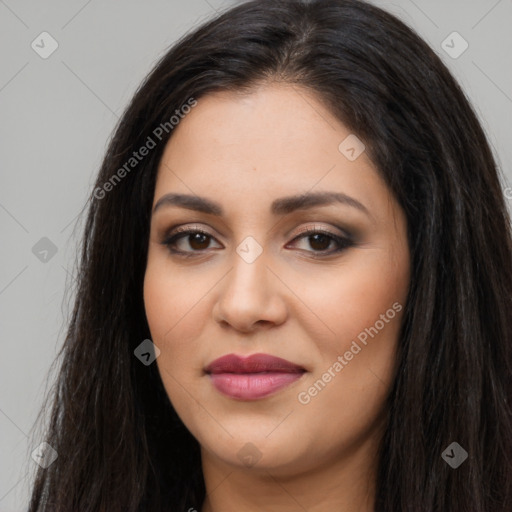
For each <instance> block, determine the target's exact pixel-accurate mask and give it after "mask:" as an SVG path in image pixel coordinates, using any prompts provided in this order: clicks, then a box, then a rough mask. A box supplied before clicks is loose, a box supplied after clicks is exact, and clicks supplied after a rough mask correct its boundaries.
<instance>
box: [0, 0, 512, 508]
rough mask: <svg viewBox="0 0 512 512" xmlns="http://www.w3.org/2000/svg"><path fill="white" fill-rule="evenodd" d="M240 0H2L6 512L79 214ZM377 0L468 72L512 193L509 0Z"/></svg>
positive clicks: (65, 309)
mask: <svg viewBox="0 0 512 512" xmlns="http://www.w3.org/2000/svg"><path fill="white" fill-rule="evenodd" d="M234 3H236V2H234V1H222V0H186V1H178V0H168V1H163V0H150V1H144V2H143V1H135V0H130V1H124V2H114V1H113V0H101V1H100V0H89V1H87V0H72V1H70V0H67V1H64V0H60V1H58V0H52V1H44V2H41V1H35V0H33V1H29V0H0V54H1V59H2V60H1V62H2V65H1V66H0V119H1V123H0V152H1V170H0V172H1V187H0V226H1V233H2V243H1V245H0V254H1V265H0V314H1V324H0V329H1V331H0V339H1V357H0V434H1V435H0V511H2V512H14V511H20V510H24V509H26V507H27V504H28V492H29V491H28V489H29V486H28V484H29V477H30V473H27V472H28V471H33V469H34V467H35V462H34V461H33V460H32V459H31V457H30V454H31V452H32V451H33V450H34V449H35V448H36V447H37V445H39V443H41V442H42V441H43V440H44V439H43V438H42V437H41V434H40V433H38V432H37V431H35V430H33V426H34V422H35V419H36V414H37V413H38V411H39V408H40V406H41V403H42V398H43V396H44V393H45V390H46V389H47V387H48V386H49V384H48V383H50V384H51V382H52V380H51V379H50V380H49V379H48V375H49V371H50V366H51V363H52V361H53V359H54V357H55V355H56V352H57V350H58V349H59V348H60V345H61V343H62V341H63V338H64V334H65V320H66V316H67V315H68V313H69V312H70V309H71V302H70V301H71V299H72V288H71V285H72V284H73V276H72V272H73V264H74V257H75V247H76V243H77V240H78V237H79V235H80V229H81V224H80V225H78V226H77V227H76V229H75V233H73V229H74V226H75V223H76V221H77V215H78V214H79V212H80V211H81V209H82V207H83V205H84V203H85V201H86V197H87V195H88V194H89V192H90V190H91V188H92V185H93V179H94V176H95V174H96V172H97V170H98V167H99V164H100V162H101V159H102V156H103V153H104V150H105V148H106V143H107V140H108V138H109V135H110V133H111V131H112V129H113V127H114V124H115V123H116V121H117V119H118V116H119V115H120V113H121V112H122V110H123V108H124V106H125V105H126V103H127V102H128V101H129V99H130V97H131V96H132V94H133V93H134V91H135V89H136V87H137V86H138V84H139V82H140V81H141V80H142V79H143V77H144V76H145V75H146V73H147V72H148V71H149V70H150V69H151V67H152V65H153V64H154V62H155V61H156V60H157V59H158V58H159V57H160V56H161V55H162V54H163V53H164V52H165V50H166V48H167V47H168V46H169V45H170V44H172V43H173V42H174V41H175V40H176V39H177V38H178V37H179V36H181V35H182V34H183V33H185V32H187V31H188V30H190V29H191V28H193V27H195V26H197V25H198V24H200V23H201V22H202V21H203V20H205V19H206V18H209V17H210V16H211V15H212V14H214V13H215V11H216V10H221V9H223V8H225V7H229V6H230V5H233V4H234ZM374 3H376V4H377V5H380V6H382V7H384V8H386V9H387V10H389V11H391V12H392V13H394V14H396V15H398V16H399V17H400V18H402V19H403V20H404V21H405V22H407V23H408V24H409V25H411V26H413V27H414V28H415V29H416V30H417V31H418V32H419V33H420V35H422V36H423V37H424V38H425V39H426V40H427V41H428V42H429V43H430V44H431V46H432V47H433V48H434V49H435V50H436V51H437V53H438V54H439V55H440V56H441V58H442V59H443V60H444V61H445V62H446V63H447V64H448V66H449V67H450V69H451V70H452V71H453V73H454V74H455V76H456V77H457V78H458V79H459V81H460V82H461V84H462V86H463V88H464V89H465V91H466V92H467V94H468V96H469V98H470V99H471V101H472V102H473V104H474V106H475V108H476V110H477V112H478V114H479V116H480V118H481V121H482V123H483V125H484V128H485V130H486V132H487V134H488V137H489V139H490V142H491V144H492V146H493V148H494V151H495V154H496V157H497V158H498V162H499V163H500V166H501V167H502V169H503V171H504V173H505V176H506V178H505V180H504V182H503V189H504V191H506V195H507V197H509V198H510V200H509V205H510V203H512V189H507V187H509V186H510V184H512V165H511V164H512V148H511V144H510V140H511V138H510V133H509V126H510V123H509V120H510V118H511V116H512V65H511V51H512V31H511V30H510V24H511V22H512V0H499V1H498V0H474V1H471V0H456V1H453V0H450V1H449V2H448V1H446V0H435V1H426V0H415V1H412V0H395V1H382V0H380V1H375V2H374ZM43 31H46V32H48V33H50V34H51V36H52V37H53V38H54V39H55V40H56V41H57V42H58V48H57V50H56V51H55V52H54V53H53V54H52V55H50V56H49V57H48V58H46V59H43V58H41V57H40V56H39V54H38V53H36V51H34V50H33V49H32V47H31V44H32V42H33V41H34V40H35V42H36V43H39V45H40V46H42V45H43V43H41V42H40V37H39V35H40V34H41V33H42V32H43ZM454 31H457V32H458V33H459V34H460V35H461V36H462V37H463V38H464V39H465V40H466V41H467V42H468V43H469V47H468V49H467V50H466V51H465V52H464V53H463V54H462V55H461V56H460V57H458V58H456V59H454V58H452V57H450V56H449V55H448V54H447V53H446V52H445V51H444V49H443V47H442V42H443V41H444V40H446V38H447V36H449V35H450V34H451V33H452V32H454ZM45 41H46V42H45V43H44V46H45V49H46V50H47V49H48V48H49V40H48V39H46V40H45ZM448 41H449V44H450V45H451V46H454V49H455V50H458V49H460V41H458V40H454V42H453V43H451V42H450V41H451V40H450V39H448ZM41 51H42V49H41ZM452 51H453V50H452ZM43 237H46V238H48V239H49V240H51V242H52V243H53V244H54V245H55V248H56V249H57V252H56V253H55V254H54V255H52V252H51V251H50V252H49V253H48V254H47V255H44V254H43V253H41V252H39V253H38V251H37V250H33V247H34V246H36V249H37V248H38V247H39V246H40V244H42V245H43V246H44V245H45V244H48V242H47V241H44V242H39V241H40V240H41V238H43ZM38 242H39V245H36V244H37V243H38ZM43 248H44V247H43ZM45 258H46V260H47V261H44V260H45ZM50 376H51V374H50ZM27 474H28V475H29V477H27Z"/></svg>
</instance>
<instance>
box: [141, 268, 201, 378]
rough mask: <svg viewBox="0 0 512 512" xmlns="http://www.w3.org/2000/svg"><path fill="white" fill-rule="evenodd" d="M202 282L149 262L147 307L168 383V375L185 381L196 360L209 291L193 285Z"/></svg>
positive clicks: (145, 296) (149, 323)
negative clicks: (205, 297)
mask: <svg viewBox="0 0 512 512" xmlns="http://www.w3.org/2000/svg"><path fill="white" fill-rule="evenodd" d="M193 282H196V283H197V282H201V280H190V279H185V278H184V276H183V275H180V274H179V273H174V275H173V274H172V273H171V272H170V271H169V268H168V265H165V264H160V263H159V262H158V261H153V262H152V261H151V260H150V261H149V263H148V267H147V269H146V275H145V278H144V304H145V311H146V317H147V321H148V325H149V329H150V332H151V337H152V341H153V343H155V345H157V347H158V348H159V349H160V356H159V357H158V358H157V364H158V367H159V369H160V370H161V373H162V379H163V380H164V382H165V379H166V376H165V373H166V372H168V373H170V374H172V375H175V376H176V377H179V378H180V379H182V377H181V374H182V373H184V372H183V370H184V369H190V368H191V365H192V362H193V361H194V360H195V361H196V363H195V364H196V365H197V353H198V352H197V350H198V347H196V346H195V344H196V343H197V340H198V339H199V338H200V336H199V333H200V331H201V329H202V326H203V324H204V322H205V321H206V318H207V311H206V309H205V303H204V301H202V300H201V299H203V298H204V296H205V294H206V293H207V290H208V289H209V286H208V283H206V284H205V285H204V286H200V285H195V286H194V285H192V284H191V283H193Z"/></svg>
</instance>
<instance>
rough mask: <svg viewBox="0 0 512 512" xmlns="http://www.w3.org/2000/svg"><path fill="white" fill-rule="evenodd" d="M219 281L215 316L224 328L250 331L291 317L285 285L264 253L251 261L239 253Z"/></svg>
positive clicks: (267, 326)
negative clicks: (287, 305) (270, 265)
mask: <svg viewBox="0 0 512 512" xmlns="http://www.w3.org/2000/svg"><path fill="white" fill-rule="evenodd" d="M233 260H234V262H233V268H232V269H231V271H230V272H228V274H227V275H226V276H225V278H224V279H223V280H222V281H221V283H219V286H220V288H219V289H218V290H219V291H218V296H217V300H216V302H215V304H214V307H213V317H214V320H215V321H216V322H218V323H219V324H221V326H222V327H224V328H226V327H228V326H230V327H232V328H233V329H235V330H237V331H240V332H244V333H249V332H252V331H255V330H260V329H267V328H270V327H272V326H276V325H280V324H282V323H283V322H284V321H285V320H286V317H287V308H286V300H285V295H284V294H285V286H284V284H283V282H282V281H281V280H280V279H278V277H276V274H275V273H274V272H273V271H271V270H270V269H269V268H268V266H267V261H266V258H265V257H264V255H263V254H262V255H261V256H260V257H259V258H257V259H256V261H253V262H252V263H247V262H246V261H244V260H243V259H242V258H241V257H240V256H239V255H238V254H234V256H233Z"/></svg>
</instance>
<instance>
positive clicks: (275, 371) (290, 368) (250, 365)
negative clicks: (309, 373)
mask: <svg viewBox="0 0 512 512" xmlns="http://www.w3.org/2000/svg"><path fill="white" fill-rule="evenodd" d="M305 371H306V370H305V369H304V368H302V367H301V366H299V365H296V364H294V363H291V362H290V361H286V360H285V359H281V358H280V357H274V356H271V355H268V354H253V355H251V356H248V357H241V356H237V355H235V354H228V355H226V356H223V357H220V358H219V359H215V361H213V362H211V363H210V364H209V365H208V366H207V367H206V368H205V373H206V374H208V375H209V377H210V379H211V381H212V384H213V385H214V386H215V388H216V389H217V390H218V391H219V392H220V393H222V394H224V395H226V396H229V397H231V398H236V399H239V400H258V399H260V398H263V397H266V396H268V395H271V394H273V393H275V392H277V391H279V390H280V389H282V388H284V387H286V386H288V385H289V384H291V383H292V382H295V381H297V380H298V379H300V378H301V377H302V375H303V374H304V372H305Z"/></svg>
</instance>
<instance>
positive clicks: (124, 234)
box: [30, 0, 512, 512]
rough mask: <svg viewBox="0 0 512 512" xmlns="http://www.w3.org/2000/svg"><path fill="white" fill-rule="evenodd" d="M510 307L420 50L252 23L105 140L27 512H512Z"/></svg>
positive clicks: (177, 57) (138, 107)
mask: <svg viewBox="0 0 512 512" xmlns="http://www.w3.org/2000/svg"><path fill="white" fill-rule="evenodd" d="M511 298H512V239H511V232H510V220H509V218H508V216H507V211H506V207H505V203H504V199H503V193H502V190H501V185H500V181H499V175H498V171H497V169H496V165H495V162H494V160H493V156H492V154H491V151H490V149H489V145H488V143H487V142H486V139H485V136H484V134H483V131H482V129H481V127H480V125H479V123H478V121H477V119H476V116H475V115H474V113H473V111H472V109H471V107H470V105H469V104H468V101H467V100H466V98H465V96H464V94H463V93H462V91H461V90H460V88H459V86H458V85H457V84H456V82H455V81H454V79H453V78H452V77H451V75H450V74H449V72H448V71H447V69H446V68H445V66H444V65H443V64H442V63H441V62H440V60H439V58H438V57H437V56H436V55H435V54H434V53H433V52H432V51H431V50H430V49H429V48H428V46H427V45H426V44H425V43H424V42H423V41H422V40H421V39H420V38H419V37H418V36H417V35H415V34H414V33H413V32H412V31H411V30H410V29H409V28H407V27H406V26H404V24H403V23H401V22H400V21H398V20H397V19H396V18H394V17H393V16H391V15H389V14H387V13H385V12H383V11H382V10H380V9H378V8H376V7H373V6H371V5H369V4H366V3H364V2H360V1H356V0H319V1H313V2H308V3H306V2H302V1H299V0H290V1H285V2H278V3H277V2H270V1H254V2H248V3H244V4H242V5H239V6H237V7H235V8H233V9H231V10H230V11H228V12H226V13H224V14H222V15H220V16H219V17H217V18H216V19H214V20H213V21H210V22H209V23H207V24H205V25H204V26H202V27H200V28H199V29H197V30H196V31H194V32H193V33H192V34H190V35H188V36H187V37H185V38H184V39H183V40H181V41H180V42H178V44H176V45H175V46H174V47H173V48H171V50H170V51H169V52H168V53H167V54H166V55H165V56H164V57H163V59H162V60H161V61H160V62H159V63H158V64H157V66H156V67H155V69H154V70H153V71H152V72H151V74H150V75H149V76H148V78H147V79H146V80H145V82H144V84H143V85H142V86H141V87H140V89H139V90H138V92H137V93H136V95H135V97H134V99H133V101H132V102H131V104H130V106H129V107H128V109H127V110H126V112H125V114H124V116H123V117H122V120H121V121H120V123H119V126H118V127H117V129H116V132H115V135H114V137H113V140H112V141H111V144H110V147H109V149H108V151H107V154H106V156H105V159H104V162H103V166H102V168H101V171H100V173H99V176H98V179H97V183H96V186H95V189H94V191H93V193H92V196H91V204H90V207H89V214H88V218H87V225H86V229H85V234H84V241H83V248H82V258H81V263H80V271H79V287H78V290H77V298H76V305H75V309H74V313H73V317H72V321H71V324H70V326H69V331H68V335H67V339H66V343H65V345H64V347H63V365H62V369H61V373H60V378H59V382H58V386H57V389H56V393H55V396H54V397H53V398H52V399H53V401H54V402H53V409H52V415H51V424H50V425H49V428H48V433H47V437H46V441H47V442H48V444H49V445H50V446H51V447H52V448H53V449H54V450H56V452H57V453H58V457H57V458H56V459H55V461H54V462H53V463H52V464H51V465H49V466H48V467H47V468H46V469H44V470H43V469H41V470H40V471H39V473H38V475H37V479H36V481H35V483H34V487H33V494H32V501H31V506H30V510H31V511H42V510H45V511H46V510H52V511H69V510H80V511H89V510H90V511H99V510H105V511H107V510H108V511H109V512H110V511H115V510H120V511H121V510H123V511H126V510H133V511H135V510H150V511H157V510H172V511H178V510H189V511H191V510H201V511H202V512H218V511H219V510H223V511H228V510H229V511H230V510H244V511H250V510H281V511H288V510H310V511H324V510H350V511H356V510H357V511H379V512H381V511H382V512H384V511H385V512H397V511H404V512H405V511H412V510H414V511H415V512H416V511H418V512H420V511H432V510H436V511H437V510H439V511H450V512H457V511H475V512H477V511H478V512H483V511H493V512H496V511H505V510H509V509H510V506H511V504H512V471H511V467H510V460H511V457H512V409H511V396H512V389H511V378H510V376H511V371H512V353H511V350H512V349H511V346H512V343H511V342H512V320H511V317H510V314H509V311H510V306H511Z"/></svg>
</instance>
